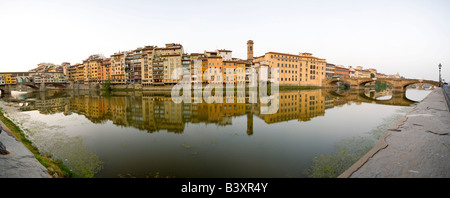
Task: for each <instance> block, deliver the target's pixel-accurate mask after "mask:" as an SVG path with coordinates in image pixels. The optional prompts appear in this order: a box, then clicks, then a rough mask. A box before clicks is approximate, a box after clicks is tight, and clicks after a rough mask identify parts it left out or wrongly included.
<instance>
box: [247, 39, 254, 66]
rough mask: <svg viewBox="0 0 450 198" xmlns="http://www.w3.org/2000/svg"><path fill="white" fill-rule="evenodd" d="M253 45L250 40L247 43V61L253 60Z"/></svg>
mask: <svg viewBox="0 0 450 198" xmlns="http://www.w3.org/2000/svg"><path fill="white" fill-rule="evenodd" d="M253 44H254V43H253V41H252V40H249V41H247V60H249V61H252V60H253Z"/></svg>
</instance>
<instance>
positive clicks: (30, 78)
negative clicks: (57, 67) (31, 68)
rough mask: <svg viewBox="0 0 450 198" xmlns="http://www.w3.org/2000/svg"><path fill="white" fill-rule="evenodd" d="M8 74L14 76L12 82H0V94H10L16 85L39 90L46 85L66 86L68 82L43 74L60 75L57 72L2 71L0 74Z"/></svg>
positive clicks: (42, 89)
mask: <svg viewBox="0 0 450 198" xmlns="http://www.w3.org/2000/svg"><path fill="white" fill-rule="evenodd" d="M5 74H9V75H11V77H14V78H15V79H16V80H15V83H14V84H0V91H1V93H2V94H11V90H12V89H13V88H14V87H15V86H18V85H24V86H27V87H31V88H33V89H39V90H40V91H45V90H46V87H47V86H48V85H52V86H55V87H66V86H67V85H68V84H69V83H68V82H67V81H56V82H55V81H54V80H52V79H48V78H47V77H45V76H52V75H55V74H57V75H58V74H59V75H62V73H57V72H3V73H0V75H5Z"/></svg>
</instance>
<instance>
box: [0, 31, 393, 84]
mask: <svg viewBox="0 0 450 198" xmlns="http://www.w3.org/2000/svg"><path fill="white" fill-rule="evenodd" d="M253 45H254V42H253V41H252V40H249V41H248V42H247V59H239V58H233V56H232V51H231V50H224V49H222V50H215V51H204V52H203V53H190V54H189V53H185V52H184V48H183V46H182V45H181V44H175V43H170V44H166V45H165V46H164V47H158V46H145V47H141V48H137V49H135V50H130V51H124V52H117V53H114V54H113V55H111V56H110V57H105V56H103V55H101V54H95V55H91V56H89V57H88V58H87V59H85V60H83V61H82V63H77V64H74V65H71V64H70V63H68V62H64V63H62V64H61V65H54V64H52V63H41V64H38V67H37V68H35V69H32V70H30V71H29V72H30V73H36V74H42V73H46V74H61V75H56V76H57V78H58V79H56V80H57V81H58V82H59V81H64V79H63V80H62V79H61V76H63V77H64V78H65V80H66V81H71V82H74V83H78V84H91V83H99V84H101V83H105V82H107V81H109V82H110V83H112V84H140V85H142V87H146V86H154V85H173V84H176V83H178V82H180V81H181V80H183V79H184V80H187V81H190V82H192V83H195V82H202V83H216V84H217V83H223V84H237V85H240V84H245V83H249V81H250V76H251V72H252V71H256V72H257V73H263V71H266V70H265V69H267V71H268V72H267V75H268V78H267V80H268V81H270V82H278V83H279V84H280V85H281V86H322V80H324V79H326V78H395V77H400V76H399V75H398V74H397V75H385V74H381V73H377V70H376V69H372V68H371V69H363V67H362V66H358V67H355V68H354V67H352V66H349V67H344V66H341V65H337V66H336V65H334V64H331V63H327V62H326V60H325V59H322V58H317V57H314V56H313V55H312V54H311V53H299V54H298V55H297V54H287V53H279V52H267V53H265V54H264V55H262V56H258V57H255V56H254V55H253V50H254V48H253ZM263 69H264V70H263ZM175 71H178V72H175ZM272 72H276V73H272ZM52 76H54V75H50V76H48V75H47V76H41V77H42V78H43V79H46V81H52ZM1 79H2V77H1V76H0V80H1ZM3 79H6V77H3ZM55 82H56V81H55Z"/></svg>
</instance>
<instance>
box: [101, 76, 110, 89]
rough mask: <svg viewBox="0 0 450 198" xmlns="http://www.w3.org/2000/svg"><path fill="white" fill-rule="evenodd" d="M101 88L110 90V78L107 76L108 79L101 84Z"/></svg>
mask: <svg viewBox="0 0 450 198" xmlns="http://www.w3.org/2000/svg"><path fill="white" fill-rule="evenodd" d="M102 88H103V90H105V91H111V90H112V87H111V80H110V79H109V78H108V80H106V82H105V83H103V84H102Z"/></svg>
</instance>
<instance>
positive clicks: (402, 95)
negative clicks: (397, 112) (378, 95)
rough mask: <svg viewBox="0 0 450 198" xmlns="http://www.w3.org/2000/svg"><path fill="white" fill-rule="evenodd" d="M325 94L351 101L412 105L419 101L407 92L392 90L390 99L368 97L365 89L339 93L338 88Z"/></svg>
mask: <svg viewBox="0 0 450 198" xmlns="http://www.w3.org/2000/svg"><path fill="white" fill-rule="evenodd" d="M324 96H325V97H329V98H336V97H337V98H340V99H343V100H346V101H349V102H350V101H352V102H360V103H376V104H383V105H394V106H410V105H412V104H415V103H417V102H416V101H413V100H410V99H408V98H407V97H406V92H392V97H391V99H388V100H377V99H374V98H371V97H368V96H367V95H366V92H365V91H364V90H349V91H347V92H345V93H338V92H337V91H336V90H328V91H325V92H324Z"/></svg>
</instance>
